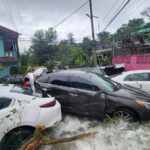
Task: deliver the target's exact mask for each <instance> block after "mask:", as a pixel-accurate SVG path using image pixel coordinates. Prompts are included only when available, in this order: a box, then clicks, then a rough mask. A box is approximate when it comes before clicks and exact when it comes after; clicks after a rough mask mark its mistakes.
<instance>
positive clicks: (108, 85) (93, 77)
mask: <svg viewBox="0 0 150 150" xmlns="http://www.w3.org/2000/svg"><path fill="white" fill-rule="evenodd" d="M84 78H86V79H88V80H89V81H91V82H93V83H95V84H96V85H100V86H101V88H105V89H107V90H109V91H115V90H118V89H119V87H120V85H119V84H118V83H115V82H113V81H111V80H110V79H108V78H106V77H104V76H103V75H100V74H93V73H86V74H84Z"/></svg>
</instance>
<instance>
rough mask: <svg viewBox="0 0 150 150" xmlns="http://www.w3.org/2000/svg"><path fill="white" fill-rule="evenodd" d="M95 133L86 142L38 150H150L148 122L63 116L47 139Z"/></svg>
mask: <svg viewBox="0 0 150 150" xmlns="http://www.w3.org/2000/svg"><path fill="white" fill-rule="evenodd" d="M90 131H91V132H92V131H96V132H97V134H96V135H95V136H94V137H92V138H89V139H86V140H77V141H74V142H69V143H65V144H57V145H53V146H43V147H42V148H41V150H150V123H140V124H139V123H132V124H131V123H130V124H129V123H126V122H123V121H121V120H120V121H114V120H112V121H109V122H107V123H101V122H99V121H96V120H88V119H86V118H78V117H74V116H65V117H64V119H63V121H62V122H61V123H60V124H59V125H58V126H57V127H56V128H55V129H53V130H51V131H49V136H54V137H60V136H62V137H64V136H66V137H67V136H72V135H76V134H80V133H84V132H90Z"/></svg>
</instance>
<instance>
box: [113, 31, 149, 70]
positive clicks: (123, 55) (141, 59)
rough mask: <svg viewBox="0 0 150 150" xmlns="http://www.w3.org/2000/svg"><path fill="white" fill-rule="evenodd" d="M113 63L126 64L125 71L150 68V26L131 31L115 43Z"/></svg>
mask: <svg viewBox="0 0 150 150" xmlns="http://www.w3.org/2000/svg"><path fill="white" fill-rule="evenodd" d="M112 63H113V64H122V63H123V64H124V65H125V71H129V70H139V69H144V70H149V69H150V28H144V29H141V30H138V31H137V32H134V33H131V36H129V37H127V38H124V39H122V40H121V41H118V42H116V43H114V51H113V60H112Z"/></svg>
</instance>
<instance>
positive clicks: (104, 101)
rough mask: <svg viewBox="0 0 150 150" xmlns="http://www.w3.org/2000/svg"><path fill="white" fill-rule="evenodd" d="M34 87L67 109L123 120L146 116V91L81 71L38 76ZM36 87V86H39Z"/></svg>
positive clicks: (149, 106) (149, 114) (149, 112)
mask: <svg viewBox="0 0 150 150" xmlns="http://www.w3.org/2000/svg"><path fill="white" fill-rule="evenodd" d="M35 86H36V88H38V89H40V88H42V89H46V91H47V93H48V94H50V95H51V96H54V97H55V98H56V99H57V100H58V101H59V102H60V103H61V105H62V109H63V110H64V111H66V112H69V113H74V114H79V115H84V116H90V117H95V118H99V119H104V118H105V117H106V116H107V115H109V116H114V115H115V116H117V117H119V118H123V119H125V120H127V121H137V120H138V121H145V120H149V119H150V95H149V94H148V93H146V92H144V91H141V90H138V89H136V88H133V87H130V86H126V85H124V86H123V85H121V84H119V83H116V82H114V81H111V80H110V79H108V78H106V77H104V76H101V75H97V74H94V73H87V72H85V71H75V70H72V71H60V72H56V73H51V74H48V75H45V76H42V77H40V78H38V79H37V80H36V81H35ZM39 87H40V88H39Z"/></svg>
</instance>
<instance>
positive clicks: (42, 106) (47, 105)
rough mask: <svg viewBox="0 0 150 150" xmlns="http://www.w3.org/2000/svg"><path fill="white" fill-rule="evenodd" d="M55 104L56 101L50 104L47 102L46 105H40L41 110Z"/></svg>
mask: <svg viewBox="0 0 150 150" xmlns="http://www.w3.org/2000/svg"><path fill="white" fill-rule="evenodd" d="M55 104H56V100H54V101H52V102H48V103H46V104H43V105H41V106H40V107H41V108H47V107H53V106H55Z"/></svg>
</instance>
